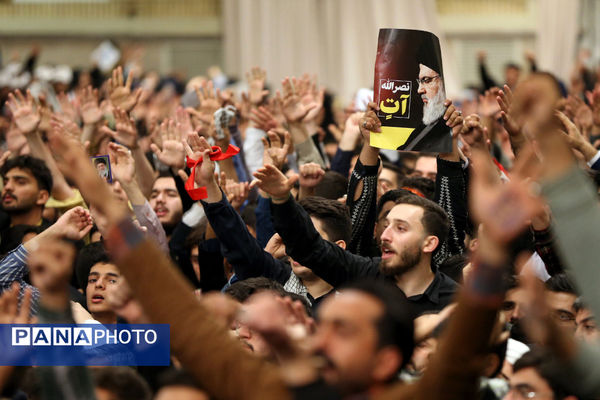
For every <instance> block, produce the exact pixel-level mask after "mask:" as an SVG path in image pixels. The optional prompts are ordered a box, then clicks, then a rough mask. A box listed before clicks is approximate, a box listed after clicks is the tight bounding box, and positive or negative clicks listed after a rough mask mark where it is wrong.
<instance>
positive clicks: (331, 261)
mask: <svg viewBox="0 0 600 400" xmlns="http://www.w3.org/2000/svg"><path fill="white" fill-rule="evenodd" d="M271 212H272V214H273V221H274V225H275V230H276V231H277V232H278V233H279V235H281V238H282V239H283V242H284V243H285V246H286V252H287V254H288V255H289V256H290V257H292V258H293V259H294V260H295V261H297V262H298V263H300V264H302V265H305V266H307V267H308V268H310V269H312V271H313V272H314V273H315V274H317V275H318V276H319V277H320V278H321V279H323V280H325V281H326V282H327V283H329V284H330V285H332V286H333V287H334V288H337V287H340V286H342V285H343V284H344V283H347V282H351V281H354V280H358V279H361V278H366V277H374V278H381V279H387V277H386V276H385V275H383V274H382V273H381V271H380V270H379V264H380V262H381V258H379V257H375V258H371V257H362V256H359V255H356V254H353V253H351V252H349V251H347V250H344V249H342V248H341V247H339V246H338V245H336V244H334V243H331V242H328V241H327V240H325V239H323V238H322V237H321V235H319V233H318V232H317V231H316V229H315V227H314V226H313V224H312V221H311V219H310V217H309V216H308V214H307V213H306V211H304V209H303V208H302V207H301V206H300V205H299V204H298V203H296V201H295V200H294V199H293V198H292V197H291V196H290V199H289V200H288V201H287V202H285V203H283V204H273V203H271ZM456 289H457V284H456V282H454V281H453V280H452V279H450V278H448V277H447V276H445V275H444V274H442V273H440V272H436V276H435V278H434V280H433V282H432V283H431V285H429V287H428V288H427V290H425V293H423V294H422V295H418V296H411V297H409V298H408V300H410V301H411V303H412V304H413V306H414V311H415V312H416V313H418V314H420V313H423V312H425V311H439V310H441V309H443V308H444V307H445V306H447V305H448V304H449V303H450V302H451V300H452V296H453V293H454V292H455V291H456Z"/></svg>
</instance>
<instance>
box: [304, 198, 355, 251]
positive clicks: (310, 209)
mask: <svg viewBox="0 0 600 400" xmlns="http://www.w3.org/2000/svg"><path fill="white" fill-rule="evenodd" d="M300 205H301V206H302V207H303V208H304V210H305V211H306V212H307V213H308V215H310V216H311V217H314V218H316V219H318V220H319V221H321V223H322V224H323V229H324V230H325V233H327V236H329V240H330V241H331V242H336V241H338V240H343V241H345V242H346V243H349V242H350V237H351V235H352V225H351V222H350V214H349V213H348V208H347V207H346V206H345V205H343V204H342V203H340V202H339V201H337V200H328V199H324V198H322V197H316V196H315V197H307V198H305V199H302V200H300Z"/></svg>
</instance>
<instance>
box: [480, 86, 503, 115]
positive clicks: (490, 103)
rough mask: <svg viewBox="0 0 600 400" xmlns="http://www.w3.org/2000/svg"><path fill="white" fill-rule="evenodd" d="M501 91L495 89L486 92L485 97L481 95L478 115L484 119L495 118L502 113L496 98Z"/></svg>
mask: <svg viewBox="0 0 600 400" xmlns="http://www.w3.org/2000/svg"><path fill="white" fill-rule="evenodd" d="M499 91H500V89H499V88H497V87H493V88H491V89H490V90H486V91H485V92H484V94H483V95H479V102H478V104H477V114H479V115H481V116H482V117H488V118H494V116H495V115H496V114H497V113H498V111H500V108H499V107H498V102H497V101H496V97H497V95H498V93H499Z"/></svg>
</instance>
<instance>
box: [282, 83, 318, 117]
mask: <svg viewBox="0 0 600 400" xmlns="http://www.w3.org/2000/svg"><path fill="white" fill-rule="evenodd" d="M281 85H282V88H283V97H281V94H280V93H279V92H277V96H276V97H277V99H278V101H281V111H282V113H283V116H284V117H285V119H286V120H287V121H288V123H294V122H300V121H302V120H303V119H304V118H306V116H307V115H308V113H309V112H310V111H311V110H312V109H314V108H316V107H318V104H316V103H315V102H313V103H311V104H303V103H302V99H301V98H300V96H299V95H298V93H297V92H296V90H295V88H294V87H295V86H297V85H298V81H297V80H296V78H292V80H291V81H290V78H285V79H284V80H283V81H282V82H281Z"/></svg>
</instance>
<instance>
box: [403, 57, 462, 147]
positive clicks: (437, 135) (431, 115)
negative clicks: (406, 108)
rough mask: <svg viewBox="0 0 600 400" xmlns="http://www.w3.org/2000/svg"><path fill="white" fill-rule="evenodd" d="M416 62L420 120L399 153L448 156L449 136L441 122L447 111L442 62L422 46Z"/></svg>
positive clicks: (450, 140) (450, 135)
mask: <svg viewBox="0 0 600 400" xmlns="http://www.w3.org/2000/svg"><path fill="white" fill-rule="evenodd" d="M417 59H418V62H419V77H418V78H417V87H418V90H417V93H418V94H419V95H420V96H421V100H422V101H423V120H422V123H421V124H419V126H417V127H416V128H415V130H414V131H413V132H412V133H411V134H410V136H409V137H408V140H407V141H406V143H404V144H403V145H402V146H400V147H398V150H409V151H421V152H430V153H439V152H450V151H451V149H452V132H451V128H450V127H449V126H448V125H446V121H444V119H443V118H442V117H443V116H444V112H445V111H446V92H445V90H444V78H443V76H442V74H443V72H442V65H441V62H440V60H439V59H438V57H437V56H436V54H435V52H433V51H432V50H431V48H429V47H425V46H421V49H420V51H419V54H417Z"/></svg>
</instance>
